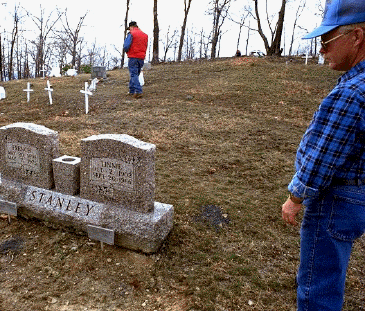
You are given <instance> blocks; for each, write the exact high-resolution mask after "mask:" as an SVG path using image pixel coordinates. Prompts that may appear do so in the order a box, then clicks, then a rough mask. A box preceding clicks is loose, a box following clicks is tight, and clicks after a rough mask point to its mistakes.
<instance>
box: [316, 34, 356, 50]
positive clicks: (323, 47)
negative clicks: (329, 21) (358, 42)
mask: <svg viewBox="0 0 365 311" xmlns="http://www.w3.org/2000/svg"><path fill="white" fill-rule="evenodd" d="M350 32H351V31H347V32H345V33H341V34H339V35H338V36H336V37H334V38H332V39H329V40H328V41H326V42H323V41H321V46H322V49H324V50H326V49H327V48H328V43H330V42H332V41H335V40H337V39H338V38H341V37H342V36H344V35H347V34H349V33H350Z"/></svg>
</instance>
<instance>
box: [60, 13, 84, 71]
mask: <svg viewBox="0 0 365 311" xmlns="http://www.w3.org/2000/svg"><path fill="white" fill-rule="evenodd" d="M87 14H88V12H86V13H85V14H84V15H83V16H81V17H80V19H79V22H78V24H77V26H76V28H74V29H72V28H71V26H70V23H69V21H68V17H67V9H66V11H65V14H64V15H65V21H64V22H62V25H63V31H62V32H61V33H60V32H59V35H58V38H59V39H60V41H62V42H63V45H64V46H66V48H67V50H68V52H69V53H70V55H71V66H72V67H74V68H75V67H76V62H77V60H78V59H79V58H80V56H78V55H77V54H78V49H79V45H80V43H81V42H82V41H83V38H82V37H80V31H81V28H82V26H83V24H84V21H85V18H86V15H87ZM63 35H65V36H63ZM78 69H79V67H78Z"/></svg>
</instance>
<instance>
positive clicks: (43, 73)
mask: <svg viewBox="0 0 365 311" xmlns="http://www.w3.org/2000/svg"><path fill="white" fill-rule="evenodd" d="M39 71H40V72H42V79H44V78H45V73H46V72H47V70H46V69H44V67H43V69H41V70H39Z"/></svg>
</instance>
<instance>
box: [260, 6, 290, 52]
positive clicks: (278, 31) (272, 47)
mask: <svg viewBox="0 0 365 311" xmlns="http://www.w3.org/2000/svg"><path fill="white" fill-rule="evenodd" d="M253 1H254V5H255V15H253V17H254V18H255V19H256V21H257V28H258V29H257V31H258V33H259V34H260V36H261V39H262V41H263V42H264V45H265V49H266V54H267V55H276V56H280V55H281V53H282V48H281V37H282V33H283V27H284V17H285V6H286V3H287V1H288V0H282V1H281V8H280V11H279V13H278V20H277V22H276V24H275V26H274V27H273V25H272V22H271V19H270V17H269V13H268V0H266V21H267V23H268V26H269V29H270V33H271V43H269V40H268V39H267V37H266V35H265V33H264V31H263V28H262V21H261V17H260V14H259V8H258V7H259V4H258V2H259V1H258V0H253Z"/></svg>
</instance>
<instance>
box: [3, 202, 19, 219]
mask: <svg viewBox="0 0 365 311" xmlns="http://www.w3.org/2000/svg"><path fill="white" fill-rule="evenodd" d="M0 213H3V214H8V215H11V216H17V215H18V208H17V205H16V203H13V202H8V201H4V200H0Z"/></svg>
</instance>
